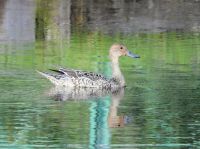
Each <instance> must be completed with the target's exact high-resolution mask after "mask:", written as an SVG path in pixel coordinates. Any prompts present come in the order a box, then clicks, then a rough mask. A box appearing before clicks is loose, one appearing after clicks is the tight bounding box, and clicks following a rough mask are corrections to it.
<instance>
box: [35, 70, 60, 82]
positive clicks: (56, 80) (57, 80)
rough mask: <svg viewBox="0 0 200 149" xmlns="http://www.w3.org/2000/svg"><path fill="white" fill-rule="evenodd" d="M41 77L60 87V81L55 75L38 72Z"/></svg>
mask: <svg viewBox="0 0 200 149" xmlns="http://www.w3.org/2000/svg"><path fill="white" fill-rule="evenodd" d="M36 71H37V72H38V73H39V74H40V75H42V76H44V77H45V78H47V79H48V80H50V81H51V82H52V83H53V84H55V85H58V82H59V79H57V78H56V76H55V75H52V74H49V73H46V72H41V71H38V70H36Z"/></svg>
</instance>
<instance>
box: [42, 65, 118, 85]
mask: <svg viewBox="0 0 200 149" xmlns="http://www.w3.org/2000/svg"><path fill="white" fill-rule="evenodd" d="M52 71H55V72H56V73H43V72H39V73H40V74H42V75H43V76H45V77H46V78H48V79H49V80H50V81H51V82H52V83H53V84H55V85H59V86H73V87H95V88H111V87H114V86H117V81H116V80H114V79H107V78H106V77H104V76H103V75H101V74H97V73H94V72H86V71H80V70H73V69H63V68H60V69H58V70H52Z"/></svg>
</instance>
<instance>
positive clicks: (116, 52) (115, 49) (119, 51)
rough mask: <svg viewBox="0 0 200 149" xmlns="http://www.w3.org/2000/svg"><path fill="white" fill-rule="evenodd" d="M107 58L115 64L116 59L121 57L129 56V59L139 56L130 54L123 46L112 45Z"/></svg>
mask: <svg viewBox="0 0 200 149" xmlns="http://www.w3.org/2000/svg"><path fill="white" fill-rule="evenodd" d="M109 56H110V59H111V60H112V61H113V62H115V61H116V62H117V61H118V58H119V57H121V56H129V57H131V58H140V56H139V55H136V54H134V53H132V52H131V51H129V50H128V49H127V48H126V47H125V46H124V45H121V44H113V45H112V46H111V47H110V51H109Z"/></svg>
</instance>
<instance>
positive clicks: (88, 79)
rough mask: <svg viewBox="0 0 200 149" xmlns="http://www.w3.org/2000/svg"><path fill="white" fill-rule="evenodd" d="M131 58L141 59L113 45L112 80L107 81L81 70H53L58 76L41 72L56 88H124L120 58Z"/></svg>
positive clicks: (121, 46) (104, 78)
mask: <svg viewBox="0 0 200 149" xmlns="http://www.w3.org/2000/svg"><path fill="white" fill-rule="evenodd" d="M120 56H129V57H132V58H139V56H138V55H136V54H133V53H132V52H130V51H129V50H128V49H127V48H126V47H125V46H124V45H121V44H113V45H112V46H111V47H110V50H109V57H110V60H111V66H112V78H111V79H107V78H106V77H104V76H103V75H101V74H97V73H94V72H86V71H81V70H73V69H64V68H60V69H58V70H53V71H55V72H56V74H55V73H54V74H50V73H43V72H39V71H38V72H39V73H40V74H41V75H43V76H45V77H46V78H47V79H49V80H50V81H51V82H52V83H53V84H55V85H56V86H68V87H95V88H116V87H124V86H125V80H124V76H123V75H122V73H121V70H120V68H119V61H118V60H119V57H120Z"/></svg>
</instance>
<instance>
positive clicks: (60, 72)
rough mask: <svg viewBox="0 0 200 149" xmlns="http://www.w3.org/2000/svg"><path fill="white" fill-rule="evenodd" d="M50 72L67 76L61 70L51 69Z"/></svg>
mask: <svg viewBox="0 0 200 149" xmlns="http://www.w3.org/2000/svg"><path fill="white" fill-rule="evenodd" d="M49 70H51V71H54V72H57V73H59V74H65V73H64V72H62V71H59V70H56V69H49Z"/></svg>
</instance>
